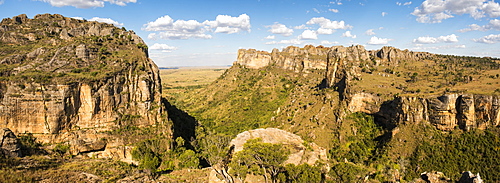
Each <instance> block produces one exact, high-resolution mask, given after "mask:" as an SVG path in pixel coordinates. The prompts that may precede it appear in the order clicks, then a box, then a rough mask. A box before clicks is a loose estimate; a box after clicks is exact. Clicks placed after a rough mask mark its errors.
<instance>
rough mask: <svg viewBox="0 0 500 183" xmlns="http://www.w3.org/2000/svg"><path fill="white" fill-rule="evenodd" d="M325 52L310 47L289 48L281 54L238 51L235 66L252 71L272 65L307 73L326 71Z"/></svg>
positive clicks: (321, 48) (326, 49)
mask: <svg viewBox="0 0 500 183" xmlns="http://www.w3.org/2000/svg"><path fill="white" fill-rule="evenodd" d="M327 52H328V48H324V47H314V46H311V45H308V46H305V47H304V48H299V47H295V46H289V47H287V48H284V49H283V50H282V51H281V52H280V51H279V50H278V49H273V51H272V52H271V53H269V52H265V51H257V50H254V49H249V50H245V49H240V50H238V60H237V61H236V62H235V64H239V65H244V66H246V67H248V68H252V69H259V68H262V67H266V66H269V65H273V66H275V67H279V68H282V69H287V70H293V71H297V72H300V71H305V72H307V70H309V69H326V55H327Z"/></svg>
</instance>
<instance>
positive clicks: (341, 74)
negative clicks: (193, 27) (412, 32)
mask: <svg viewBox="0 0 500 183" xmlns="http://www.w3.org/2000/svg"><path fill="white" fill-rule="evenodd" d="M437 57H438V56H437V55H434V54H431V53H427V52H413V51H408V50H400V49H396V48H394V47H387V46H386V47H382V49H380V50H372V51H367V50H366V49H365V48H364V47H363V46H361V45H355V46H350V47H344V46H333V47H330V48H325V47H322V46H319V47H313V46H311V45H308V46H305V47H304V48H298V47H293V46H290V47H287V48H285V49H283V50H282V51H281V52H280V51H278V50H277V49H274V50H273V51H272V53H268V52H264V51H256V50H239V51H238V61H236V62H235V64H240V65H244V66H246V67H248V68H253V69H259V68H262V67H266V66H273V67H278V68H282V69H287V70H293V71H296V72H306V71H307V70H311V69H320V70H323V69H324V70H325V79H324V81H325V82H324V84H325V87H333V88H334V89H335V90H336V91H338V92H339V96H340V100H341V101H345V103H346V106H347V109H348V111H350V112H364V113H368V114H377V115H378V116H380V117H382V118H381V119H382V121H385V122H387V124H388V125H389V126H397V125H399V124H410V123H411V124H415V123H424V122H425V123H430V124H433V125H434V126H436V127H437V128H438V129H440V130H452V129H454V128H455V127H458V128H460V129H463V130H470V129H471V128H478V129H485V128H487V127H490V126H499V125H500V101H499V97H498V96H487V95H472V94H445V95H442V96H437V97H435V96H427V97H396V98H394V99H393V100H389V101H383V100H382V99H381V98H380V97H378V96H376V95H374V94H370V93H365V92H360V91H351V89H350V88H351V85H352V83H353V81H356V80H361V79H363V78H361V73H362V72H369V70H370V69H371V68H375V67H377V66H391V67H396V66H398V65H399V64H400V63H402V62H406V61H411V62H417V61H423V60H432V59H434V58H437ZM363 70H365V71H363Z"/></svg>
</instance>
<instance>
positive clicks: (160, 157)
mask: <svg viewBox="0 0 500 183" xmlns="http://www.w3.org/2000/svg"><path fill="white" fill-rule="evenodd" d="M171 143H173V144H171ZM184 145H185V144H184V140H183V139H182V138H181V137H178V138H177V139H176V140H175V143H174V142H172V141H170V140H169V139H166V138H156V139H148V140H144V141H141V142H139V143H137V144H136V147H135V148H134V149H133V150H132V158H133V159H135V160H138V161H139V168H142V169H149V170H152V171H153V172H155V171H172V170H178V169H183V168H199V166H200V165H199V164H200V162H199V157H198V156H199V155H198V154H196V153H195V152H194V151H193V150H190V149H186V148H185V147H183V146H184ZM171 146H173V147H174V148H173V149H172V150H171V149H170V147H171Z"/></svg>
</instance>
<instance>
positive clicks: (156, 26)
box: [142, 14, 251, 39]
mask: <svg viewBox="0 0 500 183" xmlns="http://www.w3.org/2000/svg"><path fill="white" fill-rule="evenodd" d="M250 27H251V25H250V17H249V16H248V15H246V14H242V15H240V16H238V17H231V16H229V15H218V16H217V17H216V18H215V20H214V21H209V20H206V21H204V22H198V21H196V20H175V21H174V19H172V18H171V17H170V16H168V15H165V16H162V17H160V18H158V19H156V20H155V21H153V22H148V23H147V24H144V27H143V28H142V29H143V30H145V31H156V32H159V33H151V34H149V35H148V38H149V39H190V38H198V39H211V38H212V35H210V34H209V32H215V33H225V34H233V33H239V32H243V31H248V32H250Z"/></svg>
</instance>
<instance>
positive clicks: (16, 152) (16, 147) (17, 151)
mask: <svg viewBox="0 0 500 183" xmlns="http://www.w3.org/2000/svg"><path fill="white" fill-rule="evenodd" d="M0 133H1V136H0V153H2V154H1V155H2V156H8V157H19V156H21V143H20V142H19V139H17V137H16V135H15V134H14V133H13V132H12V131H10V129H8V128H4V129H2V130H1V131H0Z"/></svg>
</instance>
